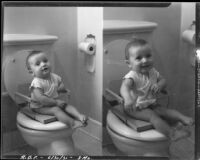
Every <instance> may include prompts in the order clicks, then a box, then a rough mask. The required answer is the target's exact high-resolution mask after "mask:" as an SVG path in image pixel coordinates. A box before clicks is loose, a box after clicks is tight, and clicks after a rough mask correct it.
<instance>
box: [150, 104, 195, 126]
mask: <svg viewBox="0 0 200 160" xmlns="http://www.w3.org/2000/svg"><path fill="white" fill-rule="evenodd" d="M154 111H155V112H156V113H157V114H159V115H161V116H163V117H166V118H170V119H172V120H176V121H180V122H182V123H183V124H184V125H193V124H194V120H193V118H191V117H188V116H185V115H183V114H182V113H180V112H178V111H176V110H174V109H169V108H164V107H156V108H155V109H154Z"/></svg>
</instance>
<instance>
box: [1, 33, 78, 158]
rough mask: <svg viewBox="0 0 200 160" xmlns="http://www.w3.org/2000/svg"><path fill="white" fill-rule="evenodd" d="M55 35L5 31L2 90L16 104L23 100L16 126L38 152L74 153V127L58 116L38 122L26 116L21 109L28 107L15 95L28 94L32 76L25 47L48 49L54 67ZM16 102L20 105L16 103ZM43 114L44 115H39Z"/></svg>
mask: <svg viewBox="0 0 200 160" xmlns="http://www.w3.org/2000/svg"><path fill="white" fill-rule="evenodd" d="M57 39H58V37H56V36H51V35H33V34H4V37H3V67H2V68H3V71H2V79H3V81H4V85H5V90H6V92H7V93H8V94H9V96H10V97H11V98H12V99H13V100H14V101H15V102H16V104H25V106H24V107H23V108H22V109H21V108H20V107H19V111H18V113H17V117H16V123H17V128H18V129H19V131H20V133H21V135H22V137H23V138H24V140H25V141H26V142H27V144H29V145H30V146H32V147H34V148H36V149H37V154H38V155H74V154H75V148H74V143H73V139H72V134H73V132H74V131H75V130H76V129H71V128H69V127H68V126H67V125H65V124H64V123H62V122H59V121H57V120H52V122H49V123H46V124H44V123H41V122H39V121H36V120H34V119H32V118H31V117H29V116H28V115H27V114H25V112H23V110H24V109H29V108H28V106H26V103H24V102H23V101H24V100H22V99H20V98H19V97H17V96H16V95H15V93H16V92H20V93H22V94H25V95H26V96H28V95H29V94H28V93H27V92H28V91H27V90H28V85H27V84H30V83H31V80H32V76H31V74H29V73H28V71H27V69H26V66H25V59H26V57H27V53H28V52H27V50H33V49H34V50H42V51H44V52H46V53H48V56H49V59H50V61H51V63H52V70H54V68H53V66H54V47H53V44H54V42H55V41H56V40H57ZM18 106H19V105H18ZM40 116H41V117H43V116H44V115H40Z"/></svg>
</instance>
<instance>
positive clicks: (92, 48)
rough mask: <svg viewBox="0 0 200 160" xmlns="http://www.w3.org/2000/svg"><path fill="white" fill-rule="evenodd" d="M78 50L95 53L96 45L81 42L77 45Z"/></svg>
mask: <svg viewBox="0 0 200 160" xmlns="http://www.w3.org/2000/svg"><path fill="white" fill-rule="evenodd" d="M79 50H80V51H81V52H84V53H86V54H89V55H93V54H95V51H96V47H95V44H93V43H90V42H81V43H80V45H79Z"/></svg>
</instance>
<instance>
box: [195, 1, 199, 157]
mask: <svg viewBox="0 0 200 160" xmlns="http://www.w3.org/2000/svg"><path fill="white" fill-rule="evenodd" d="M196 50H200V3H199V2H198V3H196ZM199 92H200V61H198V59H196V62H195V140H196V143H195V158H196V159H198V160H199V159H200V126H199V125H200V94H199Z"/></svg>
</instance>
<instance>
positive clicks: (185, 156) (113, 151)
mask: <svg viewBox="0 0 200 160" xmlns="http://www.w3.org/2000/svg"><path fill="white" fill-rule="evenodd" d="M187 129H189V130H190V131H191V136H190V137H187V138H186V139H182V140H179V141H177V142H174V143H172V144H171V146H170V154H171V158H170V160H194V159H195V157H194V145H195V133H194V126H192V127H187ZM75 136H77V137H76V140H77V138H78V137H79V138H78V141H77V142H75V146H76V149H77V152H78V154H79V155H98V156H125V155H124V154H123V153H122V152H120V151H119V150H118V149H117V148H116V147H115V146H114V145H113V144H112V141H110V140H109V139H108V141H107V142H104V143H103V148H102V150H101V147H100V142H99V141H96V140H95V139H94V138H92V139H90V137H87V135H83V133H82V132H77V135H75ZM81 137H82V138H81ZM81 139H82V140H81ZM86 141H87V143H86ZM81 148H83V149H81ZM101 153H102V154H101ZM23 154H26V155H36V150H35V149H34V148H32V147H31V146H29V145H25V146H23V147H21V148H18V149H16V150H14V151H11V152H8V153H6V154H4V155H23Z"/></svg>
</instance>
